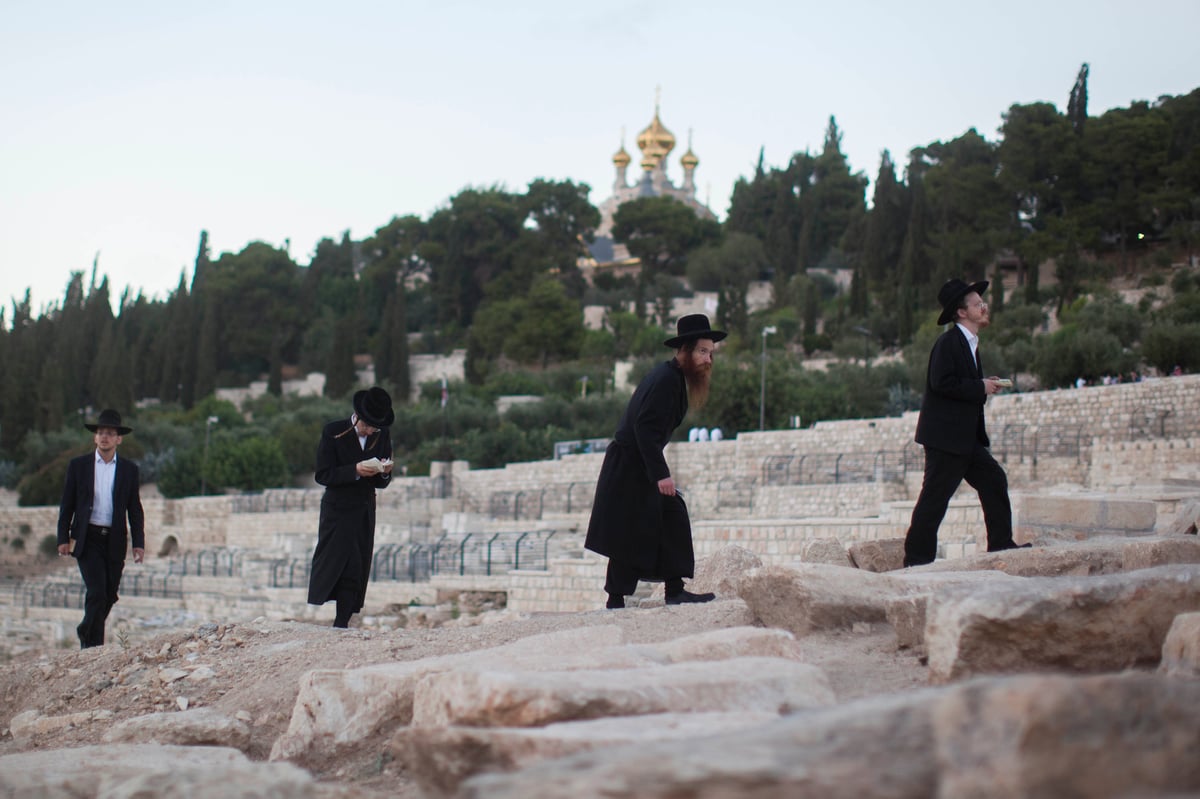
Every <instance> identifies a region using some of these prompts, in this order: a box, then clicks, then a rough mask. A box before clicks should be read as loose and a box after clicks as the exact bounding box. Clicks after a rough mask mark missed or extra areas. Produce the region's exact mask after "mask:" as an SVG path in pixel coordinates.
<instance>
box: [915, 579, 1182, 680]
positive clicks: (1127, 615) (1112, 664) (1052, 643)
mask: <svg viewBox="0 0 1200 799" xmlns="http://www.w3.org/2000/svg"><path fill="white" fill-rule="evenodd" d="M1195 610H1200V566H1195V565H1191V566H1189V565H1182V566H1160V567H1158V568H1154V569H1142V570H1139V571H1134V572H1128V573H1124V574H1113V575H1103V576H1099V577H1067V578H1057V579H1047V578H1031V579H1029V580H1026V581H1024V582H1019V583H1011V584H1008V583H1002V582H1001V583H989V584H986V585H977V586H971V587H970V588H950V589H948V590H947V591H946V592H945V593H943V594H941V595H939V596H935V597H933V598H932V599H931V600H930V602H929V605H928V609H927V622H926V627H925V645H926V647H927V648H928V652H929V674H930V679H931V680H932V681H934V682H942V681H947V680H955V679H962V678H964V677H968V676H971V675H976V674H989V673H990V674H998V673H1013V672H1019V671H1028V670H1043V669H1051V670H1065V671H1074V672H1100V671H1112V670H1119V669H1123V668H1128V667H1131V666H1147V665H1156V664H1157V663H1158V662H1159V660H1160V659H1161V657H1162V648H1163V641H1164V640H1165V638H1166V635H1167V630H1168V629H1169V628H1170V626H1171V623H1172V621H1173V620H1174V619H1175V616H1177V615H1178V614H1180V613H1185V612H1189V611H1195Z"/></svg>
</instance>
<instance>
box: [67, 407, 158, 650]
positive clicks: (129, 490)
mask: <svg viewBox="0 0 1200 799" xmlns="http://www.w3.org/2000/svg"><path fill="white" fill-rule="evenodd" d="M84 427H86V428H87V429H88V430H91V431H92V434H93V435H92V440H93V441H94V442H95V444H96V449H95V451H93V452H89V453H88V454H87V455H81V456H80V457H78V458H75V459H73V460H72V461H71V462H70V463H69V464H67V479H66V484H65V485H64V486H63V496H62V502H61V503H60V504H59V507H58V554H59V556H60V557H66V556H67V555H71V556H72V557H74V558H75V560H76V561H77V562H78V564H79V574H80V575H81V576H82V577H83V586H84V598H83V621H82V622H80V624H79V626H78V627H76V628H75V632H76V633H77V634H78V636H79V645H80V647H81V648H83V649H87V648H88V647H92V646H101V645H103V644H104V625H105V622H106V621H107V620H108V614H109V612H110V611H111V610H112V606H113V605H115V604H116V603H117V589H118V588H120V586H121V573H122V572H123V571H124V569H125V553H126V548H127V546H128V544H129V541H128V539H129V538H132V539H133V562H134V563H141V562H142V560H143V559H144V558H145V556H146V525H145V522H146V517H145V513H144V512H143V511H142V500H141V496H140V494H139V490H138V489H139V483H140V481H141V478H140V476H139V473H138V467H137V464H136V463H134V462H133V461H131V460H129V459H128V458H118V457H117V447H118V446H120V444H121V441H122V440H123V436H126V435H129V434H130V433H132V432H133V428H131V427H126V426H125V425H123V424H121V414H119V413H117V412H116V411H114V410H111V409H109V410H104V411H101V412H100V417H99V419H97V421H96V423H95V424H84Z"/></svg>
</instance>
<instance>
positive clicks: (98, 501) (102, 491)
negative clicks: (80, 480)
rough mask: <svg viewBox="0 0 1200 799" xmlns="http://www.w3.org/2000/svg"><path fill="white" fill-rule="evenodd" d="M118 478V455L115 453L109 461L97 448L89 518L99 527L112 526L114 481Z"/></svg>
mask: <svg viewBox="0 0 1200 799" xmlns="http://www.w3.org/2000/svg"><path fill="white" fill-rule="evenodd" d="M116 479H117V456H116V455H115V454H114V455H113V459H112V461H111V462H109V463H105V462H104V458H102V457H100V451H99V450H96V477H95V482H93V483H92V518H91V519H89V520H88V521H90V522H91V523H92V524H94V525H96V526H97V527H112V522H113V483H114V482H115V481H116Z"/></svg>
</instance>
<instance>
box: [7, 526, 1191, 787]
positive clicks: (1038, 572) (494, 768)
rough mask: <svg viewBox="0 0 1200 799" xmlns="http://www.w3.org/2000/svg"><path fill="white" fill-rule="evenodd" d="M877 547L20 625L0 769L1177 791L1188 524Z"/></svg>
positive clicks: (19, 778) (340, 778) (115, 774)
mask: <svg viewBox="0 0 1200 799" xmlns="http://www.w3.org/2000/svg"><path fill="white" fill-rule="evenodd" d="M899 552H900V550H899V549H898V548H897V546H896V542H878V543H873V544H870V545H863V546H861V547H859V548H858V549H856V550H855V551H854V558H853V559H854V562H855V564H857V568H850V567H848V566H845V565H833V564H828V563H797V564H792V565H788V566H763V565H762V564H761V562H759V561H758V559H757V558H756V557H754V556H753V555H752V554H750V553H748V552H747V551H745V550H741V549H739V548H737V547H728V548H726V549H725V550H722V551H721V552H719V553H717V554H716V555H714V556H713V557H712V558H711V559H709V561H707V562H706V563H704V564H702V565H701V568H700V569H699V570H698V574H697V579H696V581H694V584H693V587H694V588H697V589H698V590H705V589H707V588H711V589H713V590H715V591H716V592H717V593H718V597H719V598H718V599H717V601H715V602H712V603H709V604H700V605H679V606H664V605H663V603H662V600H661V598H660V597H661V593H658V594H657V595H654V594H649V593H642V594H640V595H639V596H638V597H635V598H634V599H633V600H632V602H631V607H629V608H627V609H624V610H618V611H606V610H602V609H597V610H595V611H589V612H584V613H569V614H568V613H564V614H538V615H533V616H520V615H517V614H514V613H512V612H510V611H507V610H485V611H483V612H480V613H467V614H465V615H460V616H457V617H454V614H451V613H448V612H447V613H439V612H437V611H436V610H422V609H414V610H412V611H410V612H411V613H412V614H414V615H413V616H412V617H410V618H407V619H406V627H405V628H403V629H391V628H392V627H393V626H394V625H395V624H396V623H397V620H396V619H388V618H382V617H376V616H366V617H362V618H359V617H356V622H357V623H358V624H359V626H358V627H352V628H351V629H349V630H336V629H333V628H332V627H326V626H319V625H315V624H311V623H307V622H299V621H286V622H273V621H266V620H263V619H258V620H251V621H246V622H238V623H228V624H205V625H201V626H199V627H197V628H195V629H192V630H188V631H182V632H176V633H171V634H164V635H161V636H159V637H157V638H153V639H149V640H145V641H136V642H129V641H126V642H124V643H123V642H122V641H121V640H119V639H118V640H112V641H111V642H110V643H109V644H108V645H106V646H104V647H100V648H96V649H90V650H85V651H67V650H53V651H40V652H29V653H26V654H23V655H21V656H19V657H18V658H16V659H15V660H14V661H13V662H11V663H9V664H6V665H5V666H3V667H0V725H4V726H3V729H2V731H0V797H5V796H14V797H15V796H22V797H24V796H55V797H57V796H70V797H103V798H104V799H119V798H122V797H128V799H133V798H134V797H138V799H144V798H145V797H156V796H167V795H170V796H182V797H188V798H189V799H208V797H212V799H218V798H219V799H228V798H229V797H231V796H238V797H260V796H262V797H266V796H287V797H305V798H306V799H307V798H308V797H312V799H326V798H327V797H338V799H348V798H349V797H366V798H367V799H372V798H373V797H384V796H389V797H401V798H402V799H443V798H444V797H457V798H458V799H482V797H488V799H505V798H506V797H512V798H513V799H517V797H520V798H521V799H530V797H547V798H548V799H549V797H555V798H556V799H560V798H561V797H579V796H595V795H603V796H606V797H611V798H613V799H616V798H618V797H621V798H627V799H634V798H635V797H636V798H637V799H647V798H648V799H679V797H684V796H686V797H689V798H690V799H724V797H729V796H750V795H753V796H757V797H763V799H766V798H767V797H771V798H772V799H773V798H774V797H780V799H782V798H783V797H788V799H793V797H821V799H828V797H842V796H845V797H851V796H852V797H855V799H863V798H864V797H866V798H867V799H870V798H871V797H879V798H880V799H883V797H892V799H907V798H909V797H911V799H918V797H928V796H934V795H936V796H939V797H943V799H966V798H967V797H977V796H997V797H1012V799H1016V798H1017V797H1031V796H1037V797H1047V799H1049V798H1050V797H1062V796H1078V797H1084V796H1086V797H1122V798H1123V799H1134V797H1137V799H1143V798H1144V797H1166V796H1189V795H1190V796H1195V795H1200V794H1197V793H1195V792H1196V791H1200V760H1197V759H1196V757H1195V751H1196V748H1197V747H1198V746H1200V732H1198V730H1200V679H1197V677H1198V676H1200V612H1198V611H1200V565H1198V564H1200V541H1197V539H1196V537H1195V535H1194V534H1189V535H1178V536H1168V537H1165V538H1157V537H1156V538H1144V537H1143V538H1137V539H1121V538H1118V539H1112V540H1096V541H1088V542H1082V543H1078V544H1063V545H1055V546H1047V547H1045V548H1037V549H1033V550H1028V549H1026V550H1014V551H1011V552H1007V553H996V554H985V555H979V556H973V557H971V558H964V559H961V560H957V561H939V562H938V563H935V564H931V565H930V566H925V567H919V568H916V569H900V570H896V569H895V568H894V567H895V562H896V561H897V560H898V557H899ZM833 554H834V555H839V556H840V557H843V558H844V556H845V553H843V552H840V551H839V552H835V553H833ZM658 591H659V592H661V588H658ZM368 599H369V596H368ZM466 599H470V598H469V597H468V598H466ZM459 600H460V601H459V602H458V603H456V604H457V605H458V606H460V607H467V608H475V607H486V606H487V603H486V602H484V603H482V604H479V603H472V602H470V601H463V600H464V597H459ZM433 624H435V625H437V626H432V627H429V626H419V625H433ZM385 627H386V628H388V629H385ZM110 637H111V636H110ZM1114 753H1119V755H1120V756H1119V757H1113V756H1112V755H1113V754H1114ZM131 773H132V774H134V775H136V776H133V777H131V776H130V774H131ZM1189 791H1190V793H1189Z"/></svg>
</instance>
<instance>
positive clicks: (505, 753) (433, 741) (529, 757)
mask: <svg viewBox="0 0 1200 799" xmlns="http://www.w3.org/2000/svg"><path fill="white" fill-rule="evenodd" d="M778 720H779V716H778V715H777V714H775V713H767V712H732V713H660V714H655V715H647V716H631V717H617V718H608V719H597V720H593V721H572V722H564V723H561V724H551V725H549V726H547V727H536V728H530V729H514V728H508V727H504V728H480V727H406V728H404V729H402V730H400V731H399V732H397V733H396V735H395V736H394V737H393V738H392V742H391V753H392V755H393V756H394V757H395V758H396V759H397V761H399V762H400V763H401V764H402V765H403V766H404V769H405V771H406V772H408V773H410V774H412V775H413V777H414V778H415V779H416V781H417V783H418V784H419V785H420V786H421V789H422V790H423V791H424V792H425V795H426V796H429V797H447V796H452V795H453V794H454V792H455V791H457V790H458V787H459V784H460V783H461V782H462V781H463V780H465V779H467V778H468V777H471V776H474V775H476V774H482V773H485V772H494V771H516V770H518V769H522V768H526V767H528V766H529V765H531V764H533V763H536V762H538V761H540V760H547V759H551V758H556V757H563V756H565V755H570V754H574V753H576V752H584V751H588V750H591V749H598V748H601V747H608V746H621V745H625V744H630V743H634V742H637V743H650V742H655V741H668V740H676V739H680V738H699V737H703V736H708V735H712V734H713V733H714V732H716V731H720V732H721V734H728V733H731V732H733V731H735V730H741V729H747V728H751V727H757V726H759V725H761V724H767V723H769V722H773V721H778Z"/></svg>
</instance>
